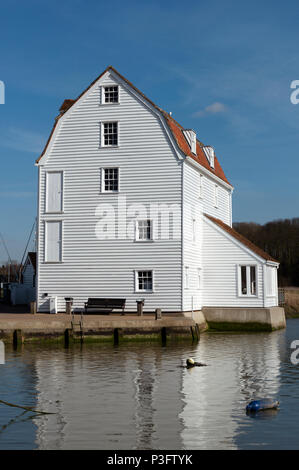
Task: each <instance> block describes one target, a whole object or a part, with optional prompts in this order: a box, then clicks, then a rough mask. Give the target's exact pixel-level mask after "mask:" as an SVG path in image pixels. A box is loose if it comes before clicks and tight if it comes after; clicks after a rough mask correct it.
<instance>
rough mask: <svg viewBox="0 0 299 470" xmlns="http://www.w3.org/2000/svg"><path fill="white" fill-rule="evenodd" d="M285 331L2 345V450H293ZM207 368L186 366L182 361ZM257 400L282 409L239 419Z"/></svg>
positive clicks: (296, 412) (292, 394)
mask: <svg viewBox="0 0 299 470" xmlns="http://www.w3.org/2000/svg"><path fill="white" fill-rule="evenodd" d="M294 339H299V320H289V321H288V326H287V330H284V331H279V332H275V333H259V334H228V333H226V334H222V333H218V334H204V335H202V336H201V340H200V343H199V344H196V345H191V344H184V345H183V344H180V345H171V346H170V345H169V346H167V347H162V346H160V345H154V344H151V345H150V344H143V343H140V344H126V345H121V346H119V347H113V346H110V345H84V346H83V349H82V348H81V347H80V345H76V347H73V348H70V349H69V350H67V349H63V348H62V347H47V348H46V347H37V346H27V345H26V346H25V347H24V348H23V350H21V351H13V350H12V349H11V348H8V347H7V348H6V349H7V350H6V364H5V365H0V399H1V400H5V401H8V402H12V403H15V404H19V405H25V406H32V407H35V408H36V409H40V410H44V411H50V412H53V413H55V414H52V415H34V414H32V413H30V412H22V410H20V409H17V408H10V407H7V406H4V405H0V449H299V437H298V432H297V429H298V421H299V365H298V366H295V365H292V364H291V362H290V353H291V349H290V344H291V342H292V341H293V340H294ZM188 356H192V357H194V358H195V359H196V360H198V361H202V362H206V363H207V364H208V367H204V368H195V369H190V370H186V369H184V368H182V367H180V365H181V364H183V362H184V360H185V359H186V357H188ZM256 397H273V398H274V397H275V398H278V399H279V401H280V402H281V409H280V410H279V411H277V412H276V411H272V412H263V413H260V414H258V415H257V416H256V417H249V416H246V414H245V406H246V404H247V403H248V402H249V401H250V400H251V399H253V398H256Z"/></svg>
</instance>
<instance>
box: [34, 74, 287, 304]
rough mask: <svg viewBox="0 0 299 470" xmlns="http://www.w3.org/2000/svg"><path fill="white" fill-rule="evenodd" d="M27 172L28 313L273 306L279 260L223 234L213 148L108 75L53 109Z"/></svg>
mask: <svg viewBox="0 0 299 470" xmlns="http://www.w3.org/2000/svg"><path fill="white" fill-rule="evenodd" d="M37 165H38V173H39V202H38V257H37V303H38V311H40V312H48V311H49V309H50V307H49V305H50V301H49V299H50V298H55V299H56V302H57V311H65V297H73V299H74V308H75V309H78V310H81V309H82V308H83V306H84V302H86V301H87V299H88V298H90V297H96V298H101V297H104V298H125V299H126V301H127V303H126V311H127V312H129V311H136V300H138V299H140V298H143V299H145V305H144V310H145V312H150V311H154V310H155V309H156V308H161V309H162V310H163V311H164V312H191V311H198V310H201V309H202V308H203V307H238V308H251V307H254V308H264V307H273V306H277V268H278V262H277V261H275V260H273V259H272V258H271V256H269V255H268V254H266V253H264V252H263V251H262V250H260V249H259V248H257V247H256V246H254V245H253V244H252V243H250V242H249V241H248V240H246V239H244V238H243V237H242V236H240V235H239V234H237V233H236V232H235V231H234V230H233V229H232V228H231V226H232V192H233V187H232V186H231V185H230V183H229V182H228V181H227V179H226V177H225V175H224V172H223V170H222V168H221V166H220V164H219V162H218V159H217V158H216V156H215V154H214V150H213V148H212V147H209V146H204V145H203V144H202V143H201V142H199V140H197V139H196V134H195V132H194V131H193V130H186V129H184V128H183V127H181V126H180V125H179V124H178V123H177V122H176V121H175V120H174V119H173V118H172V117H171V115H170V114H168V113H166V112H165V111H163V110H162V109H160V108H159V107H157V106H156V105H155V104H154V103H153V102H152V101H150V100H149V99H148V98H147V97H146V96H145V95H144V94H143V93H141V92H140V91H139V90H138V89H137V88H136V87H134V85H132V84H131V83H130V82H128V80H127V79H125V78H124V77H123V76H121V75H120V74H119V73H118V72H117V71H116V70H115V69H114V68H113V67H111V66H110V67H108V68H107V69H106V70H105V71H104V72H103V73H102V74H101V75H100V76H99V77H98V78H97V79H96V80H95V81H94V82H93V83H92V84H91V85H90V86H89V87H88V88H87V89H86V90H85V91H84V92H83V93H82V94H81V95H80V96H79V97H78V98H77V99H76V100H65V101H64V103H63V105H62V106H61V108H60V114H59V116H58V117H57V118H56V120H55V124H54V127H53V130H52V133H51V135H50V137H49V140H48V142H47V144H46V147H45V149H44V151H43V153H42V155H41V156H40V157H39V159H38V160H37Z"/></svg>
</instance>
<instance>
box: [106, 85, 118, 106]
mask: <svg viewBox="0 0 299 470" xmlns="http://www.w3.org/2000/svg"><path fill="white" fill-rule="evenodd" d="M118 95H119V93H118V86H117V85H116V86H114V85H113V86H104V87H103V103H104V104H111V103H118V102H119V96H118Z"/></svg>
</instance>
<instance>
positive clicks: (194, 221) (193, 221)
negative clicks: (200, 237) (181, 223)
mask: <svg viewBox="0 0 299 470" xmlns="http://www.w3.org/2000/svg"><path fill="white" fill-rule="evenodd" d="M196 228H197V222H196V219H195V218H194V217H193V218H192V243H196V240H197V236H196V235H197V234H196Z"/></svg>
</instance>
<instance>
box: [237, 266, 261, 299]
mask: <svg viewBox="0 0 299 470" xmlns="http://www.w3.org/2000/svg"><path fill="white" fill-rule="evenodd" d="M256 268H257V267H256V266H255V265H254V266H248V265H242V266H239V293H240V295H256V294H257V289H256V285H257V284H256V282H257V269H256Z"/></svg>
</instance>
